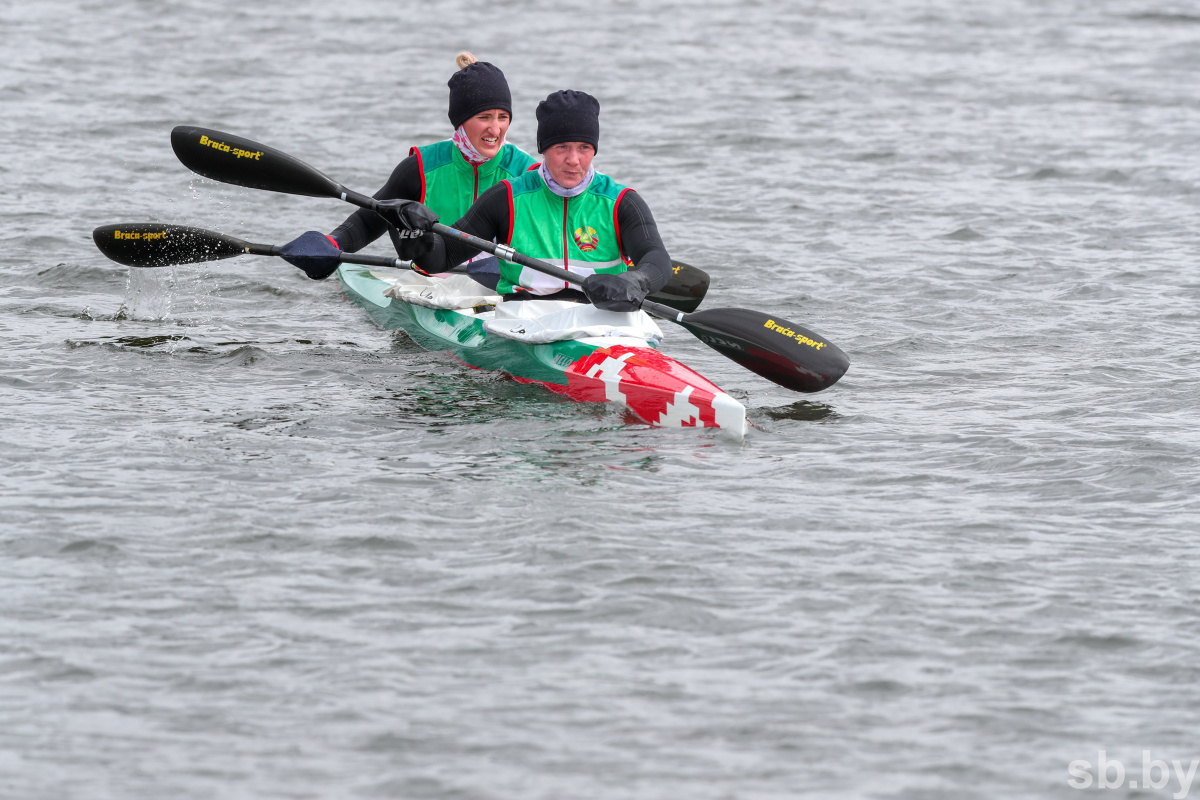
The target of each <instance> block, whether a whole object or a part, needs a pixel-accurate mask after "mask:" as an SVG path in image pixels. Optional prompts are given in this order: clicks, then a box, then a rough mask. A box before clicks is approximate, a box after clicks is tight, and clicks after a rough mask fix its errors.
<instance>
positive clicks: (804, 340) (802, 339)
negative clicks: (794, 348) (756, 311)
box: [763, 319, 825, 350]
mask: <svg viewBox="0 0 1200 800" xmlns="http://www.w3.org/2000/svg"><path fill="white" fill-rule="evenodd" d="M763 327H764V328H768V329H770V330H773V331H775V332H776V333H778V334H780V335H782V336H786V337H788V338H789V339H795V340H796V341H797V342H799V343H800V344H806V345H808V346H809V347H811V348H813V349H814V350H820V349H821V348H822V347H824V346H825V342H818V341H814V340H813V339H810V338H808V337H807V336H805V335H804V334H802V333H796V332H795V331H794V330H792V329H791V328H785V327H783V326H782V325H776V324H775V320H773V319H769V320H767V321H766V322H765V323H763Z"/></svg>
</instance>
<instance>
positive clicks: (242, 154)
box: [200, 134, 262, 161]
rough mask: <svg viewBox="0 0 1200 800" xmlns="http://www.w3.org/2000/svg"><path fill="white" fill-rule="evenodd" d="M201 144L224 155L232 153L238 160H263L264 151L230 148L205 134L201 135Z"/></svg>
mask: <svg viewBox="0 0 1200 800" xmlns="http://www.w3.org/2000/svg"><path fill="white" fill-rule="evenodd" d="M200 144H202V145H204V146H205V147H211V148H212V149H213V150H220V151H221V152H222V153H231V154H232V155H234V156H236V157H237V158H253V159H254V160H255V161H258V160H259V159H260V158H262V150H243V149H242V148H240V147H230V146H229V145H227V144H225V143H224V142H218V141H217V140H216V139H210V138H208V137H207V136H205V135H204V134H201V135H200Z"/></svg>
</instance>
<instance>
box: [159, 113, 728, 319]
mask: <svg viewBox="0 0 1200 800" xmlns="http://www.w3.org/2000/svg"><path fill="white" fill-rule="evenodd" d="M171 148H172V149H173V150H174V151H175V155H176V156H178V157H179V160H180V161H182V162H183V164H184V165H185V166H186V167H188V168H189V169H191V170H192V171H193V172H198V173H199V174H201V175H203V176H205V177H206V178H212V179H213V180H215V181H221V182H222V183H233V184H236V185H238V186H248V187H250V188H251V189H268V190H270V191H273V192H282V193H284V194H299V195H305V196H308V197H336V198H338V199H340V200H345V201H346V202H348V203H353V204H354V205H356V206H359V207H361V208H367V209H370V210H372V211H374V210H375V198H373V197H368V196H367V195H364V194H359V193H358V192H352V191H350V190H349V189H347V188H346V187H344V186H342V185H340V184H338V183H335V182H334V181H333V180H331V179H330V178H328V177H326V176H325V175H324V174H322V173H321V172H319V171H318V170H316V169H314V168H313V167H311V166H309V165H308V164H306V163H304V162H303V161H301V160H299V159H298V158H295V157H293V156H290V155H288V154H287V153H284V152H281V151H279V150H275V149H274V148H271V147H267V146H266V145H263V144H259V143H257V142H253V141H251V140H249V139H246V138H244V137H241V136H237V135H235V134H232V133H223V132H221V131H215V130H212V129H210V128H197V127H195V126H193V125H180V126H178V127H176V128H175V129H174V130H172V131H171ZM347 263H351V264H357V263H361V262H357V261H350V262H347ZM374 266H379V265H377V264H376V265H374ZM671 267H672V270H671V277H670V279H669V280H668V281H667V285H666V286H664V287H663V288H661V289H659V290H658V291H657V292H655V293H654V294H653V295H651V297H653V298H654V299H655V300H657V301H658V302H660V303H662V304H664V305H668V306H671V307H672V308H677V309H679V310H681V311H695V310H696V308H697V307H698V306H699V305H700V302H701V301H702V300H703V299H704V295H705V294H707V292H708V284H709V277H708V273H707V272H705V271H704V270H702V269H699V268H698V267H693V266H691V265H690V264H685V263H683V262H682V261H676V260H675V259H671Z"/></svg>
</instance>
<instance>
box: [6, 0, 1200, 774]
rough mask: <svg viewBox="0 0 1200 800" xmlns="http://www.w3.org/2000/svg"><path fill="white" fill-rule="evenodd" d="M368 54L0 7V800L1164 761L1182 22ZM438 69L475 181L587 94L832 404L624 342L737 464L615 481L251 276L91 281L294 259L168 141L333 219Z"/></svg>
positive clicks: (420, 366)
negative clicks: (471, 95)
mask: <svg viewBox="0 0 1200 800" xmlns="http://www.w3.org/2000/svg"><path fill="white" fill-rule="evenodd" d="M410 6H411V7H400V6H398V5H396V4H387V3H380V2H365V0H347V2H343V3H339V4H337V5H336V6H333V5H327V4H318V3H312V2H304V0H301V1H300V2H289V3H280V2H264V3H258V4H253V5H246V4H236V3H230V2H225V0H209V1H208V2H203V3H200V2H178V3H171V4H158V3H147V2H132V1H130V0H117V2H110V3H94V2H81V1H76V2H66V1H65V0H63V1H62V2H39V3H36V4H35V3H26V4H16V3H8V4H4V5H3V6H2V7H0V31H2V42H0V43H2V44H3V50H4V54H5V55H4V59H3V63H2V64H0V102H2V103H3V109H4V113H3V114H2V115H0V176H2V177H3V180H4V185H5V191H4V193H3V195H0V213H2V214H3V218H4V220H5V225H4V230H3V232H2V233H0V336H2V338H3V343H4V346H3V349H2V350H0V471H2V474H3V482H2V484H0V485H2V487H3V488H2V489H0V608H2V613H0V626H2V627H0V642H2V643H3V646H2V647H0V795H2V796H5V797H14V798H32V797H37V798H84V797H86V798H108V797H111V798H142V797H145V798H156V797H179V798H210V797H229V798H240V797H245V798H259V797H289V798H314V797H315V798H326V797H328V798H348V797H366V798H370V797H405V798H511V797H528V798H560V797H591V798H602V797H611V798H625V797H639V798H678V797H690V798H785V797H806V796H811V797H839V798H841V797H847V798H857V797H864V798H866V797H869V798H931V797H946V798H950V797H954V798H962V797H979V798H1000V797H1022V798H1025V797H1074V796H1076V795H1077V794H1078V791H1077V790H1076V789H1074V788H1072V787H1071V786H1070V785H1069V784H1068V780H1071V779H1072V776H1071V775H1070V774H1069V773H1068V765H1069V764H1070V762H1072V761H1075V760H1085V761H1088V762H1089V767H1088V769H1090V776H1091V777H1092V778H1096V777H1097V766H1098V755H1099V751H1101V750H1103V751H1104V752H1105V758H1106V759H1107V760H1110V761H1111V760H1113V759H1119V760H1120V761H1121V762H1122V764H1123V766H1124V768H1125V771H1126V772H1127V773H1128V774H1127V775H1125V776H1124V777H1125V778H1127V779H1128V780H1136V781H1139V782H1141V781H1143V775H1142V770H1141V764H1142V754H1143V751H1149V753H1150V755H1149V757H1150V758H1151V759H1161V760H1163V761H1165V762H1167V763H1168V764H1169V762H1170V761H1172V760H1179V761H1181V765H1182V767H1183V769H1184V771H1185V772H1186V770H1187V766H1188V764H1189V762H1190V761H1192V760H1195V759H1200V748H1198V746H1197V744H1196V738H1195V731H1196V729H1197V724H1198V723H1200V689H1197V680H1196V679H1197V667H1196V664H1197V661H1198V659H1197V656H1198V655H1200V652H1198V651H1200V646H1198V645H1200V584H1198V581H1197V578H1196V561H1197V557H1198V556H1200V549H1198V548H1197V546H1196V544H1195V543H1194V540H1195V531H1196V529H1197V527H1200V525H1198V523H1200V515H1198V513H1197V512H1198V510H1200V508H1198V503H1197V500H1196V496H1197V492H1198V489H1200V469H1198V467H1197V458H1196V452H1197V445H1198V444H1200V434H1198V433H1197V417H1196V413H1195V407H1196V401H1197V397H1198V392H1197V388H1196V386H1197V383H1196V380H1197V377H1198V376H1200V357H1198V355H1197V352H1198V350H1197V345H1198V343H1200V337H1198V334H1197V322H1198V320H1200V316H1198V313H1197V310H1196V309H1197V300H1200V281H1198V280H1197V268H1196V259H1197V253H1200V233H1198V232H1197V225H1196V220H1197V219H1198V215H1197V210H1198V208H1200V161H1197V158H1196V156H1195V152H1194V150H1195V139H1196V133H1195V132H1196V130H1197V128H1198V126H1200V101H1197V99H1196V95H1195V86H1196V81H1197V71H1198V68H1200V9H1197V8H1196V7H1195V5H1194V4H1191V3H1169V2H1159V3H1153V2H1149V0H1107V1H1106V2H1070V1H1069V0H1062V1H1061V2H1053V3H1035V2H1030V1H1026V2H1018V1H1016V0H1013V1H1011V2H1007V1H1003V0H1002V1H1001V2H993V3H987V4H983V3H977V4H965V5H964V4H961V3H951V2H921V3H912V2H907V3H905V2H902V3H894V2H892V3H885V2H862V3H855V4H848V5H847V4H835V3H821V2H804V3H786V4H785V3H778V4H772V3H763V2H758V3H753V2H747V3H741V4H732V3H709V2H688V3H683V2H667V3H662V4H658V5H656V6H654V7H653V8H650V7H645V6H643V5H634V4H631V3H615V2H614V3H600V4H596V5H593V4H585V3H577V4H553V3H548V2H535V1H533V0H530V1H529V2H524V1H521V2H518V1H517V0H504V1H502V2H498V3H494V4H491V5H489V6H487V7H480V6H478V5H477V4H467V3H443V4H410ZM462 48H469V49H471V50H473V51H474V52H476V53H477V54H478V55H480V56H481V57H482V58H484V59H486V60H491V61H494V62H496V63H497V64H499V65H500V66H501V67H502V68H503V69H504V70H505V72H506V73H507V75H508V76H509V80H510V83H511V84H512V87H513V94H514V104H515V111H516V115H515V116H516V118H515V122H514V126H513V129H512V140H513V141H514V142H515V143H517V144H518V145H520V146H523V147H524V148H525V149H527V150H532V149H533V138H534V130H535V123H534V119H533V108H534V106H535V105H536V102H537V101H538V100H539V99H540V98H542V97H544V96H545V95H546V94H547V93H548V92H550V91H552V90H555V89H559V88H564V87H572V88H580V89H585V90H587V91H590V92H592V93H593V94H596V95H597V96H598V97H599V98H600V100H601V103H602V115H601V122H602V131H603V133H602V140H601V146H600V153H599V156H598V160H597V165H598V167H599V168H600V169H601V170H602V171H605V172H608V173H609V174H611V175H613V176H614V177H616V178H617V179H618V180H620V181H622V182H625V183H628V184H630V185H633V186H635V187H637V188H638V189H639V190H640V191H641V192H642V194H643V196H644V197H645V198H646V199H647V201H648V203H649V204H650V206H651V208H653V210H654V212H655V214H656V217H657V219H658V221H659V224H660V227H661V229H662V231H663V233H664V237H665V239H666V241H667V243H668V246H669V247H670V249H671V251H672V254H673V255H675V256H676V257H678V258H681V259H683V260H685V261H688V262H691V263H695V264H697V265H700V266H703V267H705V268H706V269H708V270H709V271H710V272H711V273H712V275H713V278H714V281H713V287H712V290H711V292H710V295H709V300H708V304H710V305H715V306H719V305H730V306H743V307H747V308H755V309H760V310H764V311H771V312H773V313H778V314H780V315H783V316H785V317H787V318H789V319H794V320H797V321H799V322H801V323H803V324H807V325H810V326H812V327H813V328H815V329H816V330H818V331H820V332H822V333H823V334H825V335H827V336H828V337H830V338H831V339H832V340H833V341H835V342H836V343H838V344H839V345H840V346H841V347H842V348H843V349H845V350H846V351H847V352H848V353H849V354H850V355H851V358H852V359H853V365H852V367H851V370H850V372H849V373H848V374H847V375H846V377H845V378H844V379H843V380H842V381H841V382H840V383H839V384H838V385H837V386H836V387H834V388H833V389H831V390H829V391H827V392H824V393H822V394H818V395H804V396H801V395H795V394H791V393H789V392H787V391H785V390H783V389H780V388H778V387H775V386H773V385H771V384H769V383H767V382H765V381H763V380H761V379H759V378H757V377H755V376H753V375H751V374H749V373H746V372H745V371H744V370H742V369H741V368H739V367H738V366H737V365H736V364H733V363H732V362H730V361H726V360H724V359H723V358H722V357H721V356H719V355H718V354H716V353H715V352H713V351H711V350H708V349H707V348H706V347H704V346H703V345H702V344H700V343H698V342H696V341H694V340H691V339H690V337H688V336H687V335H686V334H685V333H683V332H682V331H676V332H675V334H674V335H671V336H669V338H668V340H667V342H666V343H665V344H664V348H665V349H666V350H667V351H668V352H670V353H671V354H672V355H675V356H676V357H678V358H680V359H681V360H683V361H685V362H686V363H689V364H691V365H693V366H694V367H696V368H697V369H698V370H699V371H700V372H701V373H703V374H705V375H706V376H707V377H709V378H710V379H712V380H714V381H715V382H716V383H718V384H719V385H721V386H722V387H724V388H725V389H726V390H727V391H729V392H730V393H731V394H733V395H734V396H735V397H737V398H738V399H739V400H741V401H742V402H744V403H745V404H746V405H747V407H748V409H749V416H750V419H751V421H752V423H753V428H752V430H751V431H750V433H749V435H748V436H747V438H746V439H745V441H744V442H742V443H737V442H731V441H730V440H728V439H725V438H722V437H721V436H719V435H716V434H712V433H705V432H696V431H666V430H653V429H647V428H645V427H644V426H638V425H631V424H628V423H627V422H626V420H625V418H624V416H623V415H622V414H621V413H620V412H619V411H616V410H614V409H611V408H605V407H594V406H583V405H576V404H573V403H570V402H567V401H564V400H562V399H560V398H557V397H554V396H551V395H549V394H548V393H546V392H544V391H541V390H539V389H537V388H534V387H527V386H521V385H518V384H516V383H514V382H512V381H510V380H507V379H505V378H502V377H500V376H496V375H489V374H483V373H479V372H476V371H472V370H469V369H466V368H464V367H461V366H459V365H456V364H455V363H453V362H449V361H447V360H446V359H445V358H444V357H442V356H439V355H436V354H430V353H426V352H424V351H422V350H420V349H419V348H417V347H416V346H414V345H413V344H412V343H410V342H409V341H408V340H407V339H406V338H405V337H404V336H403V335H402V334H397V333H394V332H389V331H381V330H378V329H376V328H374V327H373V326H372V325H371V324H370V322H369V321H368V320H367V318H366V316H365V315H364V314H363V313H362V312H361V311H360V310H359V309H358V308H357V307H355V306H353V305H352V304H351V303H349V302H347V301H345V300H344V299H342V298H341V296H340V295H339V293H338V291H337V288H336V285H335V284H334V283H333V282H332V281H326V282H320V283H317V282H311V281H308V280H307V279H306V278H304V276H303V275H302V274H301V273H300V272H299V271H298V270H295V269H294V268H292V267H290V266H288V265H287V264H285V263H283V262H280V261H278V260H270V259H265V258H251V257H247V258H239V259H233V260H229V261H220V262H212V263H210V264H207V265H203V266H190V267H180V268H176V269H173V270H172V269H162V270H154V271H150V270H141V271H137V270H135V271H130V270H127V269H125V268H122V267H120V266H118V265H116V264H113V263H112V262H109V261H106V260H105V259H104V258H103V257H102V256H100V255H99V253H98V252H96V251H95V249H94V247H93V246H92V244H91V240H90V232H91V230H92V228H94V227H96V226H98V225H102V224H108V223H112V222H120V221H140V220H156V221H163V222H177V223H183V224H189V225H196V226H199V227H207V228H211V229H216V230H221V231H224V232H227V233H231V234H234V235H237V236H241V237H244V238H248V239H251V240H255V241H263V242H272V243H282V242H284V241H287V240H289V239H291V238H293V237H294V236H296V235H298V234H299V233H300V232H302V231H304V230H307V229H310V228H321V229H323V230H330V229H332V228H333V227H334V226H335V225H336V224H337V223H338V222H339V221H340V220H341V219H342V218H343V217H344V216H345V215H346V214H347V213H348V212H349V211H350V210H351V209H350V208H349V207H348V206H345V205H343V204H340V203H337V202H336V201H332V200H321V199H313V198H299V197H286V196H282V195H273V194H268V193H264V192H256V191H252V190H248V189H239V188H234V187H228V186H223V185H219V184H214V183H212V182H210V181H206V180H203V179H200V178H197V177H195V176H193V175H191V174H189V173H188V172H187V171H186V170H185V169H184V168H183V167H182V166H181V165H179V164H178V163H177V162H176V161H175V159H174V157H173V154H172V152H171V150H170V147H169V140H168V134H169V131H170V129H171V128H172V127H173V126H174V125H176V124H184V123H190V124H199V125H208V126H212V127H216V128H219V129H223V130H229V131H234V132H237V133H240V134H242V135H245V136H249V137H251V138H254V139H258V140H259V141H263V142H265V143H268V144H271V145H273V146H276V147H278V148H281V149H283V150H285V151H287V152H290V153H293V154H295V155H297V156H298V157H300V158H303V159H304V160H306V161H308V162H310V163H312V164H314V165H316V166H318V167H319V168H320V169H322V170H324V171H325V172H327V173H328V174H330V175H331V176H333V177H334V178H335V179H337V180H339V181H341V182H343V183H344V184H346V185H347V186H349V187H351V188H354V189H357V190H359V191H368V192H369V191H373V190H374V189H375V188H377V186H378V185H379V184H380V183H381V182H382V181H383V179H384V177H385V176H386V174H387V173H388V171H390V169H391V168H392V166H393V165H394V164H395V163H396V162H397V161H398V160H399V159H400V158H401V157H402V156H403V155H404V154H405V152H406V151H407V148H408V147H409V146H410V145H412V144H420V143H426V142H430V141H434V140H436V139H439V138H444V137H445V136H446V134H447V133H448V130H447V128H448V123H447V120H446V118H445V105H446V90H445V81H446V79H447V78H448V77H449V74H450V70H451V68H452V63H453V56H454V54H455V53H456V52H457V51H458V50H459V49H462ZM383 245H384V243H383V242H380V243H378V244H377V245H376V246H375V247H374V248H373V249H372V252H385V249H384V247H383ZM1170 769H1171V772H1170V774H1169V778H1170V780H1169V782H1168V783H1167V784H1166V786H1165V787H1164V788H1161V789H1157V790H1153V789H1152V790H1145V789H1144V788H1139V789H1136V790H1134V789H1133V788H1132V787H1129V786H1128V785H1126V786H1125V788H1123V789H1122V790H1121V791H1118V792H1114V793H1113V795H1114V796H1135V795H1136V796H1163V797H1165V796H1168V795H1170V794H1175V795H1179V793H1180V792H1183V791H1184V786H1183V782H1182V781H1181V780H1179V779H1177V776H1176V774H1175V772H1174V768H1173V767H1171V768H1170ZM1151 777H1152V778H1153V779H1154V780H1156V781H1157V780H1158V778H1157V777H1155V776H1154V775H1152V776H1151ZM1105 779H1106V780H1107V781H1110V782H1111V781H1115V779H1116V769H1115V767H1112V768H1110V770H1109V771H1107V772H1106V773H1105ZM1097 784H1098V780H1097ZM1097 784H1093V787H1092V790H1093V791H1094V790H1095V788H1096V785H1097ZM1139 785H1141V784H1140V783H1139ZM1196 791H1200V787H1197V790H1196Z"/></svg>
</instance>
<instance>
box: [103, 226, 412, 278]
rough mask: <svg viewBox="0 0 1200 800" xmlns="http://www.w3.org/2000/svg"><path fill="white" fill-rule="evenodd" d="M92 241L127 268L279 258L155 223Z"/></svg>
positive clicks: (359, 259)
mask: <svg viewBox="0 0 1200 800" xmlns="http://www.w3.org/2000/svg"><path fill="white" fill-rule="evenodd" d="M92 240H93V241H95V243H96V247H97V248H99V250H100V252H101V253H103V254H104V255H106V256H108V257H109V258H111V259H112V260H113V261H116V262H117V263H118V264H124V265H125V266H127V267H170V266H175V265H176V264H195V263H197V262H199V261H217V260H218V259H222V258H231V257H232V256H240V255H244V254H246V253H249V254H251V255H256V256H277V255H279V245H274V244H255V243H254V242H247V241H246V240H244V239H239V238H237V237H236V236H229V235H227V234H224V233H217V232H216V231H208V230H204V229H203V228H190V227H188V226H186V225H164V224H162V223H158V222H122V223H117V224H116V225H101V226H100V227H99V228H96V230H94V231H92ZM338 261H340V262H341V263H343V264H364V265H366V266H370V267H394V268H396V269H410V268H411V267H410V265H409V263H408V262H407V261H401V260H400V259H398V258H388V257H387V256H369V255H358V254H355V253H342V254H341V255H340V256H339V257H338Z"/></svg>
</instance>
